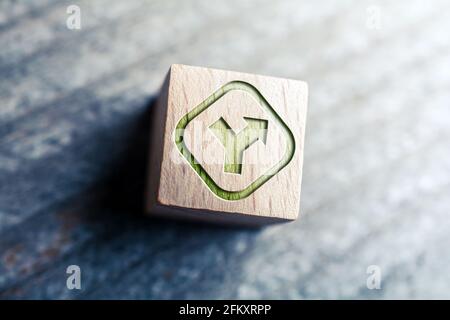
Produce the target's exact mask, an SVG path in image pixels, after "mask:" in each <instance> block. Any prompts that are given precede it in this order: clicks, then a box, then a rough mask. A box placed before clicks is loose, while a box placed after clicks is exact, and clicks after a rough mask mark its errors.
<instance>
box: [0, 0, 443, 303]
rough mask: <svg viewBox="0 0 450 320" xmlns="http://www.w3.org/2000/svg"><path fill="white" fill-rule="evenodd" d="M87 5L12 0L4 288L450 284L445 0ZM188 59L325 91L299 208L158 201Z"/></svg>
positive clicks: (314, 95)
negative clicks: (177, 67)
mask: <svg viewBox="0 0 450 320" xmlns="http://www.w3.org/2000/svg"><path fill="white" fill-rule="evenodd" d="M75 2H76V3H77V4H78V5H79V6H80V8H81V11H82V29H81V30H79V31H77V32H74V31H70V30H68V29H66V28H65V18H66V7H67V6H68V5H69V4H73V3H74V1H71V0H67V1H66V0H62V1H55V0H44V1H0V79H1V81H0V297H1V298H3V299H7V298H8V299H14V298H28V299H29V298H35V299H36V298H49V299H83V298H84V299H95V298H103V299H107V298H115V299H119V298H137V299H163V298H167V299H170V298H178V299H188V298H191V299H195V298H200V299H211V298H218V299H220V298H247V299H258V298H269V299H293V298H300V299H305V298H312V299H323V298H368V299H375V298H391V299H392V298H394V299H397V298H399V299H405V298H450V296H449V290H448V288H449V285H450V274H449V273H448V272H447V270H449V268H450V254H449V252H448V248H447V247H448V243H449V242H450V221H449V219H448V213H449V210H450V209H449V208H450V197H449V196H448V194H449V190H450V151H449V148H448V141H450V126H449V121H448V119H450V108H449V107H448V106H449V101H450V93H449V90H448V88H449V87H450V73H449V72H448V70H449V69H450V65H449V59H448V57H449V54H450V43H449V41H448V35H447V34H446V30H448V29H449V28H450V21H449V19H448V15H447V14H446V12H448V10H449V4H448V2H447V1H440V0H436V1H433V2H426V1H422V0H412V1H395V2H393V1H385V0H371V1H366V0H363V1H352V0H350V1H342V2H337V1H332V0H319V1H308V2H301V3H299V2H298V1H293V0H286V1H279V2H277V3H274V2H273V1H267V0H262V1H235V0H230V1H226V2H224V1H217V0H211V1H207V2H205V1H197V0H187V1H177V2H170V1H160V0H152V1H146V0H133V1H110V0H94V1H92V0H78V1H75ZM370 6H376V7H378V8H379V9H380V11H381V19H382V20H381V27H380V28H379V29H370V28H368V27H367V25H366V21H367V17H368V16H367V15H368V13H367V8H368V7H370ZM175 62H178V63H184V64H189V65H201V66H208V67H216V68H221V69H225V70H239V71H242V72H247V73H253V74H267V75H276V76H280V77H283V78H291V79H303V80H306V81H307V82H308V84H309V85H310V87H311V88H314V90H311V92H310V97H309V108H308V125H307V128H306V135H305V159H304V167H303V178H302V180H303V181H302V203H301V210H302V218H301V219H300V220H299V221H297V222H294V223H290V224H285V225H280V226H273V227H269V228H266V229H264V230H260V231H256V230H246V229H235V228H233V229H230V228H218V227H210V226H205V225H197V224H187V223H179V222H169V221H166V220H162V219H161V220H156V219H149V218H148V217H146V216H144V208H143V203H144V196H143V195H144V189H145V186H146V184H147V183H146V179H147V177H148V176H147V174H146V168H147V166H148V156H149V155H148V154H149V148H148V144H149V140H151V139H153V138H154V137H153V136H150V135H149V132H150V131H151V130H150V129H151V128H150V122H151V118H152V115H151V114H150V113H151V111H152V109H154V108H153V107H154V104H153V101H154V97H155V95H157V93H158V90H159V86H160V85H161V81H162V80H163V79H164V76H165V74H166V72H167V69H168V68H169V66H170V65H171V64H172V63H175ZM150 155H151V154H150ZM70 264H77V265H79V266H80V267H81V269H82V273H83V278H82V290H80V291H69V290H67V288H66V286H65V282H66V274H65V270H66V268H67V266H68V265H70ZM373 264H375V265H379V266H380V267H381V271H382V284H381V286H382V289H381V290H369V289H367V287H366V279H367V274H366V270H367V267H368V266H369V265H373Z"/></svg>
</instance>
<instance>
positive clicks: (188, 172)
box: [147, 65, 307, 225]
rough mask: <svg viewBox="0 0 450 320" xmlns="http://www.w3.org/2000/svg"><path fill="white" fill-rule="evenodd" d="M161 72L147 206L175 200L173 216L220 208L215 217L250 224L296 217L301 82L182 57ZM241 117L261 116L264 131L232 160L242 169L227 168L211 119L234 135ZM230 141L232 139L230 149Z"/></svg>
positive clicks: (205, 216) (210, 215) (204, 214)
mask: <svg viewBox="0 0 450 320" xmlns="http://www.w3.org/2000/svg"><path fill="white" fill-rule="evenodd" d="M166 79H167V80H166V81H165V85H164V86H163V89H162V93H161V97H160V99H159V102H158V104H157V108H158V109H160V110H155V112H156V114H155V119H154V121H155V123H158V125H156V126H155V129H154V130H153V131H152V136H157V137H158V138H157V139H158V140H159V141H158V142H156V145H155V151H154V152H153V153H152V160H151V165H150V168H151V171H150V177H151V178H150V180H151V179H152V177H155V179H156V180H157V181H150V185H151V187H150V188H149V190H151V192H149V193H148V195H147V197H148V198H149V199H150V200H149V205H148V210H149V211H150V212H153V213H156V214H158V211H160V212H159V214H160V215H164V216H170V211H171V210H170V207H174V209H175V210H176V211H177V213H176V216H177V217H182V216H183V215H182V212H181V211H183V210H184V209H186V211H189V214H187V215H186V217H189V218H197V219H198V220H208V221H214V218H215V217H217V216H222V217H221V218H220V219H218V220H217V222H219V221H220V222H223V221H230V222H233V223H240V222H241V223H245V224H255V225H258V224H263V223H274V222H283V221H284V222H285V221H291V220H295V219H296V218H297V216H298V211H299V206H300V186H301V174H302V170H301V168H302V163H303V150H304V148H303V143H304V132H305V123H306V104H307V86H306V84H305V83H304V82H301V81H294V80H287V79H280V78H273V77H266V76H260V75H251V74H244V73H239V72H232V71H224V70H217V69H211V68H201V67H191V66H185V65H172V67H171V69H170V71H169V75H168V76H167V77H166ZM206 102H207V103H206ZM199 108H200V109H199ZM196 110H199V111H196ZM193 114H195V115H193ZM245 117H253V118H255V119H258V120H255V121H266V122H267V123H268V127H267V130H266V129H263V131H259V130H260V129H255V131H257V132H255V134H260V132H262V134H263V135H265V137H266V138H265V139H264V142H263V141H259V142H258V141H257V140H254V142H255V143H253V144H252V145H250V146H248V149H246V150H245V151H244V152H243V158H242V159H241V160H238V159H234V160H233V161H236V162H239V163H241V164H242V168H243V169H242V172H241V173H239V174H236V173H228V172H225V169H224V168H225V158H226V151H225V149H226V148H225V147H224V145H223V144H222V142H220V140H219V139H218V138H217V137H216V136H215V135H214V132H213V130H212V129H211V126H212V125H213V124H214V123H216V121H218V120H219V119H223V121H225V122H224V123H226V124H227V125H230V126H231V128H230V129H229V130H228V129H227V131H228V132H229V131H232V133H230V134H231V135H233V136H234V135H235V134H236V133H238V132H241V131H242V130H246V128H247V126H248V125H249V124H248V122H246V121H245ZM182 123H183V124H182ZM181 124H182V125H181ZM247 130H253V129H251V128H249V129H247ZM247 132H249V131H247ZM161 136H162V137H161ZM161 139H162V140H161ZM177 139H180V142H179V143H177ZM230 139H231V138H230ZM243 139H245V137H244V138H243ZM236 149H237V147H236V145H233V146H232V151H234V152H235V151H236ZM191 157H192V163H190V162H189V161H190V160H189V159H190V158H191ZM196 170H200V171H196ZM159 171H160V172H159ZM286 190H289V191H288V192H286ZM161 207H169V208H166V210H163V211H161V209H162V208H161ZM240 218H242V219H240ZM260 218H263V219H260Z"/></svg>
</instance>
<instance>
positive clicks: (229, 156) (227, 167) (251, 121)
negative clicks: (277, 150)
mask: <svg viewBox="0 0 450 320" xmlns="http://www.w3.org/2000/svg"><path fill="white" fill-rule="evenodd" d="M244 120H245V122H247V126H246V127H245V128H244V129H243V130H241V131H240V132H239V133H237V134H236V133H235V132H234V130H233V129H232V128H231V127H230V125H229V124H228V123H227V122H226V121H225V120H224V119H223V118H222V117H221V118H220V119H219V120H217V121H216V122H214V123H213V124H212V125H211V126H209V128H210V129H211V130H212V131H213V133H214V135H215V136H216V137H217V138H218V139H219V141H220V142H221V143H222V145H223V147H224V149H225V164H224V171H225V172H227V173H235V174H241V173H242V159H243V157H244V151H245V150H247V149H248V148H249V147H250V146H251V145H252V144H254V143H255V142H257V141H258V140H261V141H262V142H263V143H264V144H266V141H267V128H268V121H267V120H264V119H255V118H249V117H244Z"/></svg>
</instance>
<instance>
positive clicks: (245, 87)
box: [174, 81, 295, 200]
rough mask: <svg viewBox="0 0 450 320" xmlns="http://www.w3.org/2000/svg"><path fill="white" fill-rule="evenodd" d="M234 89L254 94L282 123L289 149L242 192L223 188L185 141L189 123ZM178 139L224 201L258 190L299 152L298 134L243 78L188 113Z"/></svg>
mask: <svg viewBox="0 0 450 320" xmlns="http://www.w3.org/2000/svg"><path fill="white" fill-rule="evenodd" d="M232 90H241V91H245V92H247V93H249V94H250V95H251V96H253V97H254V98H255V99H256V101H257V102H258V104H259V105H260V106H261V107H262V109H263V110H264V111H266V112H267V113H268V115H269V118H270V120H272V121H273V122H274V123H276V124H278V126H279V127H280V129H281V131H282V132H283V135H284V137H285V138H286V151H285V153H284V155H283V157H282V158H281V160H280V161H279V162H278V163H277V164H275V165H274V166H273V167H271V168H270V169H268V170H267V171H266V172H265V173H264V174H263V175H261V176H260V177H259V178H257V179H256V180H255V181H253V182H252V183H250V184H249V185H248V186H247V187H246V188H244V189H242V190H239V191H229V190H225V189H223V188H221V187H220V186H219V185H217V183H216V182H215V181H214V180H213V179H212V178H211V176H210V175H209V174H208V173H207V172H206V170H205V169H204V168H203V167H202V166H201V164H200V163H199V162H198V161H197V160H196V159H195V157H194V156H193V155H192V154H191V152H190V151H189V149H188V148H187V146H186V144H185V143H184V139H183V136H184V130H185V129H186V126H187V125H188V124H189V122H191V121H192V119H194V118H195V117H197V116H198V115H199V114H200V113H202V112H203V111H205V110H206V109H207V108H208V107H210V106H211V105H212V104H213V103H214V102H216V101H217V100H219V99H220V98H221V97H223V96H224V95H225V94H226V93H228V92H230V91H232ZM174 140H175V144H176V146H177V148H178V150H179V151H180V152H181V154H182V155H183V157H184V158H185V159H186V160H187V161H188V162H189V164H190V165H191V167H192V168H193V169H194V171H195V172H196V173H197V174H198V175H199V176H200V178H201V179H202V180H203V182H205V184H206V185H207V186H208V188H209V189H210V190H211V192H213V193H214V194H215V195H216V196H218V197H219V198H222V199H224V200H241V199H244V198H246V197H248V196H249V195H250V194H252V193H253V192H255V191H256V190H257V189H258V188H259V187H261V186H262V185H263V184H264V183H266V182H267V181H269V179H270V178H272V177H273V176H274V175H275V174H277V173H278V172H279V171H280V170H281V169H283V168H284V167H285V166H286V165H287V164H288V163H289V162H290V161H291V159H292V157H293V156H294V151H295V140H294V135H293V134H292V132H291V130H289V128H288V127H287V125H286V124H285V123H284V122H283V120H282V119H281V118H280V116H279V115H278V114H277V113H276V112H275V110H274V109H273V108H272V107H271V106H270V104H269V103H268V102H267V100H266V99H265V98H264V97H263V96H262V95H261V93H260V92H259V91H258V90H257V89H256V88H255V87H254V86H252V85H251V84H249V83H247V82H243V81H231V82H228V83H227V84H225V85H224V86H223V87H221V88H220V89H218V90H217V91H216V92H214V93H213V94H212V95H210V96H209V97H208V98H206V100H204V101H203V102H202V103H200V104H199V105H198V106H196V107H195V108H194V109H192V110H191V111H189V112H188V113H187V114H185V115H184V116H183V117H182V118H181V119H180V121H179V122H178V124H177V126H176V128H175V131H174Z"/></svg>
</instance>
